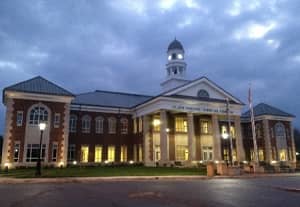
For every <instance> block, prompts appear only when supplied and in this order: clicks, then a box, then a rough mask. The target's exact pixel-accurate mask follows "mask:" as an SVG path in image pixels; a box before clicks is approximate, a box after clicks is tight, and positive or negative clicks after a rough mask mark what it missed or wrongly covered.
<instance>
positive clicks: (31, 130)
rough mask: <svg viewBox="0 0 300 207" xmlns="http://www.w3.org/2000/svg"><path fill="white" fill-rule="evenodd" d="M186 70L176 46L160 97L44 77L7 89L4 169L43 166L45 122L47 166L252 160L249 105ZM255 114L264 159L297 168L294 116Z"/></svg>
mask: <svg viewBox="0 0 300 207" xmlns="http://www.w3.org/2000/svg"><path fill="white" fill-rule="evenodd" d="M186 66H187V65H186V63H185V58H184V49H183V46H182V45H181V43H180V42H179V41H178V40H174V41H173V42H171V44H170V45H169V47H168V50H167V64H166V74H167V75H166V79H165V81H164V82H163V83H161V86H162V92H161V93H160V94H158V95H157V96H148V95H138V94H129V93H122V92H111V91H100V90H96V91H92V92H87V93H83V94H78V95H74V94H73V93H71V92H69V91H67V90H65V89H63V88H62V87H60V86H57V85H56V84H54V83H52V82H50V81H48V80H46V79H44V78H42V77H40V76H38V77H35V78H32V79H30V80H27V81H24V82H21V83H17V84H15V85H12V86H9V87H6V88H4V89H3V103H4V105H5V106H6V120H5V134H4V143H3V150H2V152H3V156H2V166H5V165H8V166H10V167H16V166H24V165H25V166H30V165H35V162H36V161H37V159H38V155H39V137H40V131H39V127H38V124H39V123H41V122H44V123H46V129H45V131H44V134H43V142H42V157H43V163H44V164H45V165H46V164H47V165H54V166H64V165H66V164H67V163H70V164H72V163H75V161H76V163H81V164H93V165H94V164H101V163H112V162H113V163H120V162H131V163H132V162H143V163H144V164H145V165H147V166H153V165H156V164H159V165H170V164H178V163H180V164H181V165H186V166H190V165H194V164H197V163H199V162H201V163H205V162H207V161H214V162H216V163H222V162H224V161H227V160H229V159H231V160H232V161H235V162H236V163H241V162H246V161H251V159H252V158H253V150H252V146H253V144H252V141H251V132H250V131H249V116H248V115H249V113H248V112H247V113H245V114H243V115H242V109H243V107H244V103H243V102H241V101H240V100H239V99H238V98H236V97H235V96H233V95H232V94H230V93H229V92H227V91H225V90H224V89H223V88H221V87H220V86H218V85H217V84H216V83H214V82H213V81H211V80H209V79H208V78H207V77H200V78H197V79H195V80H192V81H191V80H187V79H186V76H185V74H186ZM262 108H263V109H264V110H262ZM254 111H255V114H256V125H257V127H256V128H257V130H258V131H257V139H258V145H259V150H258V151H259V157H260V159H261V160H264V161H266V162H268V163H270V164H276V162H278V161H282V162H285V163H286V164H288V165H293V164H295V146H294V140H293V134H292V120H293V118H294V117H293V116H292V115H290V114H288V113H285V112H283V111H281V110H279V109H276V108H274V107H271V106H269V105H266V104H259V105H258V106H256V107H255V108H254ZM261 111H263V113H261ZM279 112H280V113H279ZM241 120H242V121H241ZM225 135H226V136H225ZM231 143H232V145H231ZM229 145H230V147H229ZM231 146H232V147H231Z"/></svg>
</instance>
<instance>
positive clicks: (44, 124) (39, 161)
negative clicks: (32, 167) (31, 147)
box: [35, 123, 46, 176]
mask: <svg viewBox="0 0 300 207" xmlns="http://www.w3.org/2000/svg"><path fill="white" fill-rule="evenodd" d="M45 128H46V123H40V124H39V129H40V132H41V135H40V147H39V152H40V153H39V158H38V160H37V163H36V172H35V175H36V176H41V175H42V172H41V167H42V165H41V157H42V151H43V150H42V140H43V132H44V130H45Z"/></svg>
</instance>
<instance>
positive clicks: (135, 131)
mask: <svg viewBox="0 0 300 207" xmlns="http://www.w3.org/2000/svg"><path fill="white" fill-rule="evenodd" d="M136 122H137V119H136V118H134V119H133V133H134V134H136V133H137V123H136Z"/></svg>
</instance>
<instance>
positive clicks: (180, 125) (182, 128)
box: [175, 117, 187, 132]
mask: <svg viewBox="0 0 300 207" xmlns="http://www.w3.org/2000/svg"><path fill="white" fill-rule="evenodd" d="M175 131H176V132H187V120H186V118H183V117H176V118H175Z"/></svg>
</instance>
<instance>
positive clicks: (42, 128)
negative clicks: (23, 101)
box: [39, 122, 46, 131]
mask: <svg viewBox="0 0 300 207" xmlns="http://www.w3.org/2000/svg"><path fill="white" fill-rule="evenodd" d="M39 127H40V130H41V131H44V130H45V129H46V123H43V122H41V123H40V124H39Z"/></svg>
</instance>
